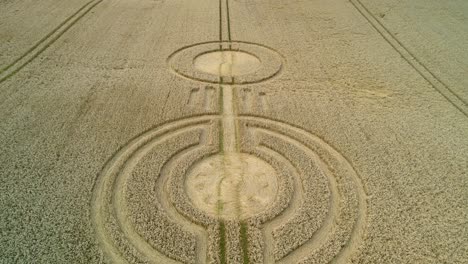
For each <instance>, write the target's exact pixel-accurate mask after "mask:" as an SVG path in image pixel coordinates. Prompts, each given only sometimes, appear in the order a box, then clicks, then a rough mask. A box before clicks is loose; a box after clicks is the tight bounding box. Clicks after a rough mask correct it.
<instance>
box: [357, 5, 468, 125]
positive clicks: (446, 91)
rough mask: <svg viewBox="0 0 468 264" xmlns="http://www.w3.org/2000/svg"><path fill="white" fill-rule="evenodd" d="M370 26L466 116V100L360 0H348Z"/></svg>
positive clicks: (467, 105) (467, 110)
mask: <svg viewBox="0 0 468 264" xmlns="http://www.w3.org/2000/svg"><path fill="white" fill-rule="evenodd" d="M349 1H350V2H351V4H352V5H353V6H354V7H355V8H356V10H357V11H358V12H359V13H360V14H361V15H362V16H363V17H364V18H365V19H366V20H367V21H368V22H369V24H371V26H372V27H373V28H374V29H375V30H376V31H377V32H378V33H379V34H380V35H381V36H382V37H383V38H384V39H385V41H386V42H387V43H388V44H390V46H392V47H393V48H394V49H395V50H396V52H398V53H399V54H400V55H401V57H402V58H403V59H405V60H406V62H408V64H409V65H410V66H412V67H413V68H414V69H415V70H416V72H418V73H419V75H421V77H423V78H424V79H425V80H426V81H427V82H428V83H429V84H430V85H431V86H432V87H433V88H434V89H435V90H436V91H437V92H439V93H440V94H441V95H442V96H443V97H444V98H445V99H446V100H447V101H448V102H449V103H451V104H452V105H453V106H455V107H456V108H457V109H458V110H459V111H460V112H462V113H463V114H464V115H465V116H466V117H468V102H467V101H465V100H464V99H463V98H461V97H460V96H459V95H458V94H457V93H455V92H454V91H453V90H452V89H451V88H450V87H449V86H448V85H447V84H445V83H444V82H443V81H442V80H441V79H440V78H438V77H437V76H436V75H435V74H434V73H433V72H431V70H429V69H428V68H427V67H426V66H425V65H424V64H423V63H422V62H421V61H420V60H419V59H418V58H417V57H416V56H415V55H414V54H413V53H412V52H411V51H410V50H409V49H408V48H406V47H405V45H403V43H402V42H401V41H400V40H398V39H397V38H396V37H395V35H394V34H392V33H391V32H390V30H388V28H386V27H385V26H384V25H383V24H382V22H380V21H379V20H378V19H377V18H376V17H375V16H374V15H373V14H372V13H371V12H370V11H369V9H368V8H367V7H366V6H365V5H364V4H363V3H362V2H361V1H360V0H349Z"/></svg>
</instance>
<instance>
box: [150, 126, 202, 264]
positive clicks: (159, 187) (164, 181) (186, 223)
mask: <svg viewBox="0 0 468 264" xmlns="http://www.w3.org/2000/svg"><path fill="white" fill-rule="evenodd" d="M190 128H191V129H193V128H195V127H190ZM205 129H209V128H205ZM203 134H205V135H203V136H202V137H203V138H206V134H207V132H206V131H203ZM203 141H205V140H201V142H200V143H199V144H197V145H196V146H198V147H195V146H194V147H191V148H187V149H185V151H181V152H179V153H177V154H176V155H174V156H173V157H171V158H170V159H169V161H168V162H167V163H166V164H165V165H164V167H163V169H162V170H161V175H160V177H159V178H158V180H157V183H156V196H157V198H158V201H159V203H160V204H161V206H162V207H163V208H164V209H165V210H166V214H167V215H168V216H169V217H171V219H172V220H173V221H175V222H176V223H178V224H179V225H180V226H182V227H189V229H190V231H192V232H195V233H196V234H197V263H199V264H203V263H207V260H208V232H207V230H206V229H205V228H203V227H201V226H200V225H198V224H196V223H193V222H191V221H190V220H188V219H187V218H185V217H184V216H182V215H181V214H179V213H178V212H177V209H176V208H175V207H174V205H173V204H172V203H171V201H170V199H169V194H168V193H169V191H168V190H167V186H168V181H169V179H170V178H171V176H172V172H171V169H172V168H173V167H174V166H175V165H176V164H177V162H179V161H180V160H181V159H183V156H184V155H187V154H189V153H191V152H194V151H196V150H197V149H198V148H199V147H200V145H202V144H206V142H203Z"/></svg>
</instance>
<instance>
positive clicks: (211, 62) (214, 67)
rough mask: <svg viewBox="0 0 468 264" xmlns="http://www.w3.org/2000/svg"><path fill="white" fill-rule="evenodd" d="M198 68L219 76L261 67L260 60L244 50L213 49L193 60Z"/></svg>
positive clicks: (239, 73) (244, 73)
mask: <svg viewBox="0 0 468 264" xmlns="http://www.w3.org/2000/svg"><path fill="white" fill-rule="evenodd" d="M193 64H194V67H195V69H197V70H200V71H203V72H206V73H208V74H213V75H219V76H226V77H229V76H241V75H246V74H249V73H252V72H255V71H256V70H257V69H258V68H260V67H261V62H260V60H259V59H258V58H257V57H255V56H253V55H250V54H248V53H246V52H242V51H230V50H225V51H219V50H217V51H212V52H208V53H205V54H201V55H199V56H197V57H196V58H195V59H194V61H193Z"/></svg>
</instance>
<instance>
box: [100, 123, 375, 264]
mask: <svg viewBox="0 0 468 264" xmlns="http://www.w3.org/2000/svg"><path fill="white" fill-rule="evenodd" d="M219 121H220V117H219V116H216V115H214V116H203V117H194V118H188V119H185V120H181V121H176V122H173V123H169V124H166V125H163V126H160V127H156V128H154V129H153V130H150V131H148V132H146V133H144V134H142V135H140V136H139V137H136V138H135V139H134V140H132V141H130V142H129V143H128V144H127V145H126V146H125V147H124V148H122V149H121V150H120V151H119V152H118V153H116V154H115V155H114V156H113V158H112V159H111V160H110V161H109V162H108V163H107V165H106V166H105V168H104V169H103V171H102V173H101V174H100V175H99V177H98V179H97V182H96V187H95V191H94V198H93V222H94V224H95V226H96V230H97V231H98V235H99V240H100V242H101V245H102V247H103V249H104V251H105V253H106V254H107V255H108V256H109V257H111V258H112V259H113V260H115V261H117V262H119V261H123V262H126V261H128V262H133V261H135V260H138V261H149V262H154V263H213V262H219V252H220V239H221V238H220V233H219V230H220V229H219V223H218V221H222V220H223V219H224V221H227V222H225V225H226V226H225V227H224V228H226V229H228V231H229V229H230V228H232V229H233V230H238V228H239V227H238V224H236V223H240V222H242V219H247V221H244V223H245V226H246V227H245V228H246V230H247V231H246V232H247V236H246V239H248V245H249V247H254V246H255V247H256V250H253V249H252V250H251V249H250V248H249V247H248V248H247V249H244V250H247V254H248V255H249V259H250V260H251V262H252V263H258V262H265V263H272V262H277V263H291V261H292V263H296V262H298V261H304V262H308V261H311V260H313V261H314V262H316V263H328V262H330V261H332V260H336V259H337V258H349V256H351V255H352V251H353V249H352V248H349V247H345V248H343V247H342V245H344V244H346V243H352V244H358V243H359V241H360V239H361V236H362V234H363V233H364V222H365V211H366V208H365V202H364V196H363V191H362V186H361V185H360V181H359V179H358V177H357V175H356V174H355V172H354V170H353V168H352V167H351V165H350V164H349V163H348V162H347V161H346V160H345V159H344V158H343V157H342V156H341V154H339V152H337V151H336V150H335V149H333V148H332V147H331V146H329V145H328V144H326V143H325V142H324V141H323V140H321V139H320V138H318V137H316V136H313V135H311V134H310V133H308V132H306V131H304V130H302V129H300V128H296V127H293V126H290V125H287V124H285V123H281V122H277V121H273V120H268V119H264V118H258V117H242V116H239V117H238V122H239V125H240V133H241V135H242V137H243V139H244V140H243V142H244V143H243V144H242V146H241V147H240V154H235V155H230V154H223V153H222V151H221V150H220V149H219V146H218V145H217V144H216V142H214V143H213V142H211V141H210V140H208V139H209V138H213V135H216V134H218V132H219V131H218V130H219V126H218V123H219ZM214 138H215V140H219V138H216V137H214ZM256 164H257V166H255V165H256ZM220 168H221V169H222V170H225V171H228V173H224V174H223V172H220ZM207 175H211V176H212V178H211V179H207V178H206V177H207ZM226 175H230V176H228V177H225V176H226ZM204 177H205V180H203V178H204ZM223 178H224V179H225V180H226V183H223V184H225V185H222V184H219V182H220V181H221V179H223ZM225 186H230V187H227V188H228V189H230V190H231V191H233V190H234V191H238V193H229V192H227V193H224V194H222V195H220V196H216V195H217V193H218V191H219V190H217V188H219V187H221V188H224V187H225ZM206 194H212V196H213V197H212V198H214V199H213V200H211V201H210V198H208V199H207V200H204V199H205V198H206V196H205V195H206ZM235 195H241V196H242V197H243V198H242V199H240V203H238V204H236V203H233V205H228V204H229V202H232V197H233V196H235ZM220 201H221V202H222V203H224V205H223V207H224V209H225V211H224V213H222V214H221V215H219V214H217V210H218V209H219V204H217V203H219V202H220ZM251 202H252V203H253V206H250V204H249V203H251ZM248 208H250V209H249V210H248ZM236 214H237V215H238V214H240V215H241V217H239V215H238V218H236V217H234V216H235V215H236ZM223 225H224V224H223ZM236 226H237V227H236ZM236 228H237V229H236ZM227 234H228V235H227V236H229V232H227ZM231 246H232V247H235V245H231ZM226 250H227V251H228V252H235V250H234V249H229V245H228V248H227V249H226ZM229 254H231V253H229ZM232 254H234V253H232ZM239 254H240V253H239Z"/></svg>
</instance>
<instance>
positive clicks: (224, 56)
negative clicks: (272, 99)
mask: <svg viewBox="0 0 468 264" xmlns="http://www.w3.org/2000/svg"><path fill="white" fill-rule="evenodd" d="M168 63H169V66H170V68H171V69H172V70H173V71H174V72H175V73H176V74H178V75H180V76H182V77H185V78H188V79H191V80H195V81H201V82H206V83H223V84H236V85H242V84H251V83H258V82H261V81H265V80H268V79H270V78H272V77H274V76H276V75H277V74H278V73H279V72H280V71H281V69H282V65H283V58H282V56H281V55H280V54H279V53H278V52H276V51H275V50H273V49H272V48H269V47H266V46H264V45H260V44H256V43H249V42H243V41H230V42H222V41H221V42H219V41H212V42H204V43H199V44H194V45H190V46H187V47H184V48H181V49H179V50H177V51H176V52H174V53H173V54H171V55H170V56H169V58H168Z"/></svg>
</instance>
